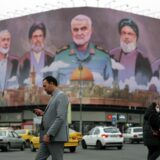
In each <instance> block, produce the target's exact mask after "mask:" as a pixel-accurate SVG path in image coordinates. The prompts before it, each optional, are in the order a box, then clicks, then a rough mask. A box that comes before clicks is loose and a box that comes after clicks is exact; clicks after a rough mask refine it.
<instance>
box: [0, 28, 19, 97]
mask: <svg viewBox="0 0 160 160" xmlns="http://www.w3.org/2000/svg"><path fill="white" fill-rule="evenodd" d="M10 44H11V33H10V32H9V31H8V30H1V31H0V66H1V67H0V73H1V76H0V92H1V93H2V94H4V91H5V90H6V89H13V88H18V86H19V84H18V75H17V72H18V62H19V58H18V57H17V56H16V55H13V54H12V53H11V51H10Z"/></svg>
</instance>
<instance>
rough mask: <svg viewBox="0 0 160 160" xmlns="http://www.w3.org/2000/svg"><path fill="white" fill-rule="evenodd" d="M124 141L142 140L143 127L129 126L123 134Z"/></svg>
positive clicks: (138, 141)
mask: <svg viewBox="0 0 160 160" xmlns="http://www.w3.org/2000/svg"><path fill="white" fill-rule="evenodd" d="M123 136H124V142H129V143H134V142H137V143H140V142H142V141H143V128H142V127H129V128H128V129H127V130H126V131H125V132H124V134H123Z"/></svg>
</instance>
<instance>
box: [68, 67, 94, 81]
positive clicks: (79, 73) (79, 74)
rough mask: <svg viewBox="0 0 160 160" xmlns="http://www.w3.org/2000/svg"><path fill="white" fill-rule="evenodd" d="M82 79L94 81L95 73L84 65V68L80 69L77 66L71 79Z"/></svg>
mask: <svg viewBox="0 0 160 160" xmlns="http://www.w3.org/2000/svg"><path fill="white" fill-rule="evenodd" d="M80 79H81V80H83V81H93V74H92V72H91V71H90V70H89V69H88V68H87V67H84V66H83V68H82V70H80V69H79V68H76V69H75V70H74V71H73V72H72V74H71V78H70V80H71V81H78V80H80Z"/></svg>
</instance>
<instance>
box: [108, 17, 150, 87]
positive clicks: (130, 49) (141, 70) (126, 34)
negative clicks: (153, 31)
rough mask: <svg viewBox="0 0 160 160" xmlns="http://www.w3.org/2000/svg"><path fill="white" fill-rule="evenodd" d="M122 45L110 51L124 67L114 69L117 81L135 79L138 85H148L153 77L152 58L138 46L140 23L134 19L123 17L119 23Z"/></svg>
mask: <svg viewBox="0 0 160 160" xmlns="http://www.w3.org/2000/svg"><path fill="white" fill-rule="evenodd" d="M118 31H119V35H120V47H118V48H114V49H112V50H111V51H110V55H111V56H112V58H113V59H114V60H115V61H117V62H119V63H120V64H121V65H122V66H123V67H124V69H123V70H114V79H115V81H116V82H119V81H122V82H125V81H126V80H127V79H130V78H131V79H133V78H134V80H135V82H136V83H137V84H138V85H147V84H148V82H149V81H150V79H151V77H152V69H151V64H150V60H149V59H148V57H147V55H146V54H145V53H144V52H143V51H141V50H140V49H139V48H138V47H137V41H138V38H139V29H138V25H137V24H136V23H135V22H134V21H133V20H132V19H128V18H125V19H122V20H121V21H120V22H119V25H118Z"/></svg>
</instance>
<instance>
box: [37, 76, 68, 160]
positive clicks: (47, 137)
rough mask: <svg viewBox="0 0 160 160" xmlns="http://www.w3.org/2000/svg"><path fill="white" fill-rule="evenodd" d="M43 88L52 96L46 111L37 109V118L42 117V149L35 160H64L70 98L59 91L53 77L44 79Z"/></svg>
mask: <svg viewBox="0 0 160 160" xmlns="http://www.w3.org/2000/svg"><path fill="white" fill-rule="evenodd" d="M43 88H44V90H45V91H46V93H47V94H49V95H51V98H50V101H49V102H48V105H47V107H46V108H45V110H44V111H43V110H41V109H38V108H36V109H35V110H34V112H35V114H36V115H37V116H42V122H41V126H40V148H39V150H38V153H37V156H36V158H35V160H46V159H47V158H48V157H49V156H50V155H51V157H52V160H63V152H64V143H65V142H67V141H68V124H67V111H68V104H69V101H68V98H67V96H66V95H65V94H64V92H62V91H60V90H59V89H58V82H57V80H56V79H55V78H54V77H52V76H47V77H46V78H44V79H43Z"/></svg>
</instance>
